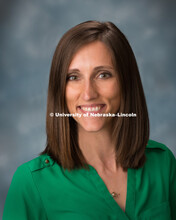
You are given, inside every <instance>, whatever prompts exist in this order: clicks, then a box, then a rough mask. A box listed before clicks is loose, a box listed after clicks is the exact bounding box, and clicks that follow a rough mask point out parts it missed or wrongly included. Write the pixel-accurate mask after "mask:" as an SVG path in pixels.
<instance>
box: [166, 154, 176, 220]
mask: <svg viewBox="0 0 176 220" xmlns="http://www.w3.org/2000/svg"><path fill="white" fill-rule="evenodd" d="M168 153H169V158H168V161H169V167H170V183H169V187H170V189H169V192H170V207H171V217H172V219H173V220H175V219H176V160H175V157H174V155H173V153H172V152H171V151H170V150H169V151H168Z"/></svg>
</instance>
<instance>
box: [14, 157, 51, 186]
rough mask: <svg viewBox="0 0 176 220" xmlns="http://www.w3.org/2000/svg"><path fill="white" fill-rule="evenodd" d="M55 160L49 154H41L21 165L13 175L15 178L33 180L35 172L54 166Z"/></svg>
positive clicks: (24, 180) (21, 180)
mask: <svg viewBox="0 0 176 220" xmlns="http://www.w3.org/2000/svg"><path fill="white" fill-rule="evenodd" d="M54 163H55V162H54V161H53V160H52V159H51V157H50V156H48V155H47V154H44V155H40V156H38V157H36V158H34V159H32V160H30V161H28V162H26V163H23V164H22V165H20V166H19V167H18V168H17V170H16V171H15V173H14V175H13V180H14V179H15V180H18V181H20V182H28V181H29V180H32V175H33V173H34V172H37V171H41V170H43V169H47V168H49V167H51V166H53V164H54Z"/></svg>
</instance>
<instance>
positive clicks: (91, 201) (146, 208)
mask: <svg viewBox="0 0 176 220" xmlns="http://www.w3.org/2000/svg"><path fill="white" fill-rule="evenodd" d="M146 157H147V160H146V162H145V165H144V166H143V167H142V168H140V169H128V177H127V199H126V210H125V212H123V211H122V209H121V208H120V207H119V206H118V204H117V203H116V202H115V200H114V199H113V197H112V196H111V194H110V193H109V191H108V189H107V187H106V185H105V184H104V182H103V180H102V179H101V178H100V176H99V175H98V173H97V171H96V170H95V169H94V168H93V167H92V166H90V165H89V167H90V170H86V169H84V168H82V169H74V170H72V171H68V170H64V169H63V168H62V167H60V166H59V165H58V164H57V163H56V162H54V161H53V160H52V159H51V158H50V157H49V156H48V155H42V156H39V157H37V158H35V159H33V160H32V161H29V162H27V163H25V164H23V165H21V166H20V167H19V168H18V169H17V171H16V172H15V174H14V176H13V180H12V183H11V186H10V188H9V192H8V195H7V198H6V203H5V208H4V213H3V220H26V219H28V220H36V219H39V220H45V219H48V220H98V219H101V220H127V219H128V220H129V219H130V220H134V219H135V220H147V219H152V220H157V219H158V220H170V219H172V220H176V160H175V157H174V155H173V154H172V152H171V151H170V150H169V149H168V148H167V147H166V146H165V145H163V144H160V143H157V142H154V141H149V142H148V145H147V147H146Z"/></svg>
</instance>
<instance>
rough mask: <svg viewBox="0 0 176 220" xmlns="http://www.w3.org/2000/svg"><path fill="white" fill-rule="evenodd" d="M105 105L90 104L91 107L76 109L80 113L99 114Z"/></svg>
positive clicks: (84, 106) (85, 106) (81, 106)
mask: <svg viewBox="0 0 176 220" xmlns="http://www.w3.org/2000/svg"><path fill="white" fill-rule="evenodd" d="M105 106H106V105H105V104H92V105H80V106H78V107H77V108H78V109H80V110H81V112H82V113H87V112H89V113H99V112H101V111H102V110H103V109H105Z"/></svg>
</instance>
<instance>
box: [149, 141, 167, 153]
mask: <svg viewBox="0 0 176 220" xmlns="http://www.w3.org/2000/svg"><path fill="white" fill-rule="evenodd" d="M146 149H157V150H162V151H167V150H168V147H166V145H164V144H162V143H159V142H156V141H153V140H149V141H148V143H147V146H146Z"/></svg>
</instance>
